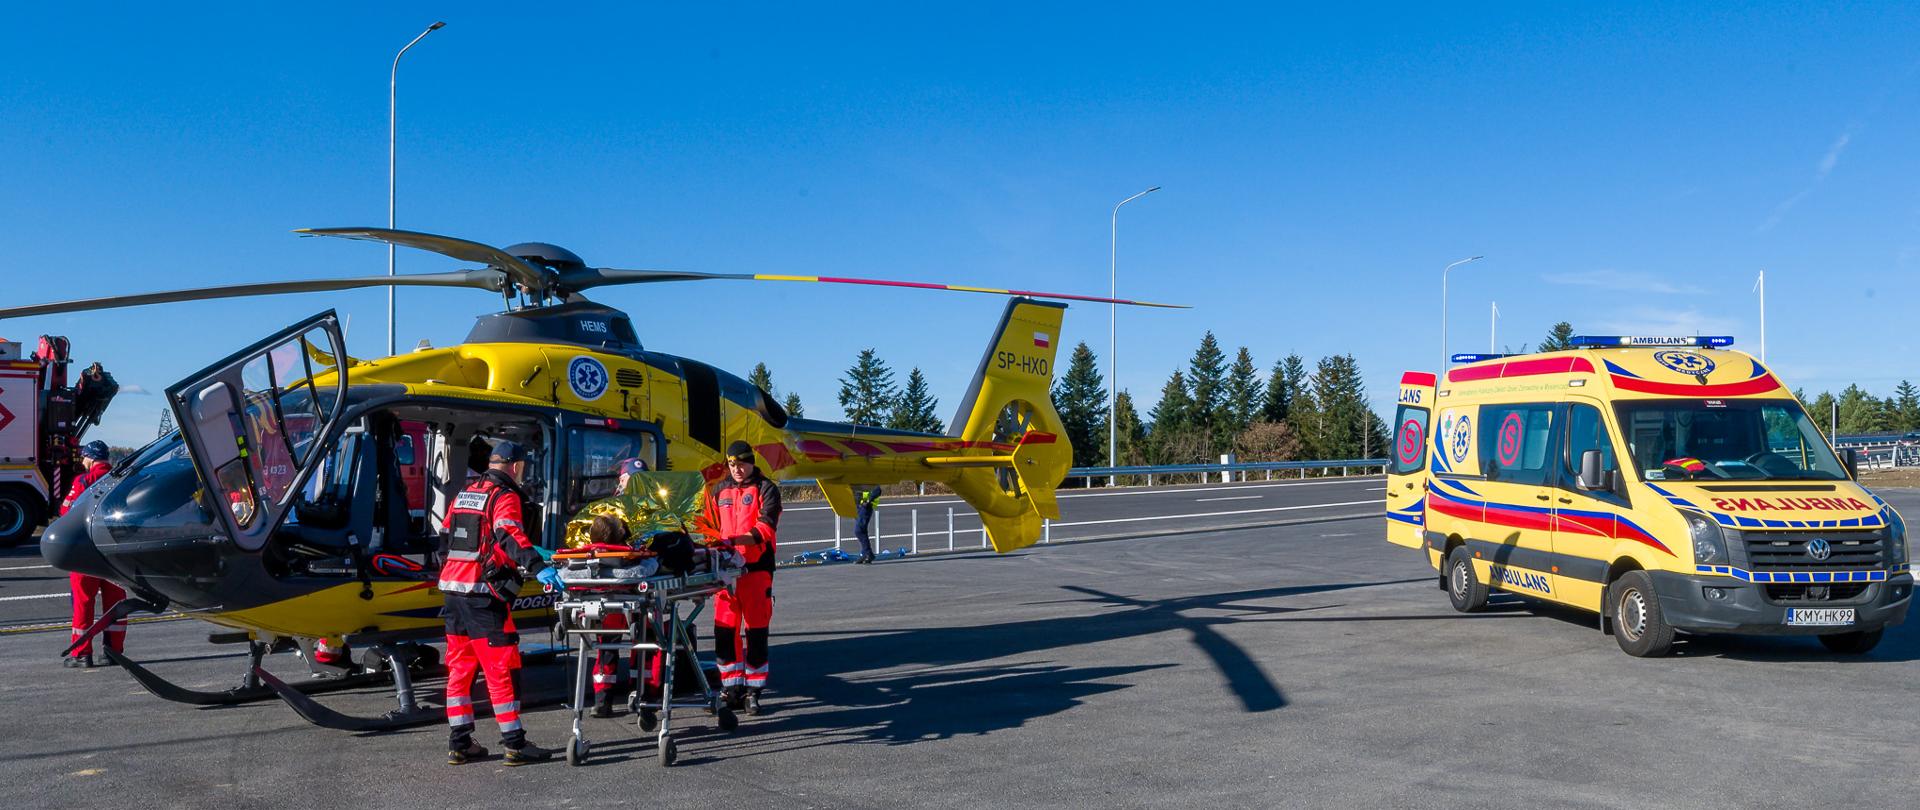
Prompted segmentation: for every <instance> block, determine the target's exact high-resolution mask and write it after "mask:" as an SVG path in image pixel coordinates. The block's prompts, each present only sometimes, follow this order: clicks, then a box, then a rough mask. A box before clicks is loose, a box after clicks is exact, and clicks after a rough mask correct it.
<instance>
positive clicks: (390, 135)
mask: <svg viewBox="0 0 1920 810" xmlns="http://www.w3.org/2000/svg"><path fill="white" fill-rule="evenodd" d="M445 25H446V23H444V22H436V23H434V24H432V25H429V26H427V30H425V31H421V32H420V36H417V37H414V38H413V41H412V42H409V43H407V45H406V47H405V48H401V49H400V52H399V53H396V54H394V55H393V73H392V75H390V76H389V77H388V79H387V230H393V227H394V219H393V196H394V194H393V185H394V183H393V174H394V172H393V169H394V141H395V136H396V134H397V133H398V131H399V112H400V103H399V102H400V57H402V56H406V55H407V49H408V48H412V47H413V46H415V45H417V44H419V43H420V40H423V39H426V38H427V35H428V34H431V33H433V32H435V31H438V30H440V29H441V28H442V27H444V26H445ZM387 275H389V276H391V275H393V243H392V242H388V243H387ZM393 292H394V290H393V286H392V285H388V286H387V356H389V357H391V356H393V355H394V354H395V353H396V350H395V347H394V342H393V317H394V308H393Z"/></svg>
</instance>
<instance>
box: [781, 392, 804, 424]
mask: <svg viewBox="0 0 1920 810" xmlns="http://www.w3.org/2000/svg"><path fill="white" fill-rule="evenodd" d="M781 408H783V409H784V410H786V412H787V416H790V417H792V418H795V419H801V418H804V417H805V416H806V410H805V409H804V408H801V407H800V395H799V394H796V393H793V392H791V391H789V392H787V401H786V402H785V403H784V404H782V405H781Z"/></svg>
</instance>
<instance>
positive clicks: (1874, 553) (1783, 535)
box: [1741, 532, 1887, 571]
mask: <svg viewBox="0 0 1920 810" xmlns="http://www.w3.org/2000/svg"><path fill="white" fill-rule="evenodd" d="M1741 536H1742V539H1744V540H1746V545H1747V562H1748V567H1749V568H1751V569H1752V570H1754V571H1862V570H1872V569H1877V568H1885V567H1886V561H1887V556H1886V543H1885V542H1884V540H1883V539H1882V537H1881V536H1880V533H1879V532H1743V533H1742V534H1741ZM1814 538H1821V539H1824V540H1826V541H1827V548H1828V549H1830V550H1831V553H1829V554H1828V556H1827V558H1826V559H1824V560H1816V559H1814V558H1813V555H1812V554H1809V553H1807V546H1808V545H1809V544H1811V543H1812V542H1813V540H1814Z"/></svg>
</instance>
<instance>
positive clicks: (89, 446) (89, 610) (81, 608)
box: [60, 441, 127, 667]
mask: <svg viewBox="0 0 1920 810" xmlns="http://www.w3.org/2000/svg"><path fill="white" fill-rule="evenodd" d="M80 459H81V460H82V461H85V462H86V464H87V469H86V472H83V473H81V474H80V475H79V476H78V477H76V478H74V479H73V488H72V489H69V490H67V497H66V500H63V501H61V502H60V514H62V515H64V514H66V513H67V510H69V509H72V508H73V505H74V503H75V502H77V501H79V500H80V495H81V494H82V493H85V492H86V491H87V487H90V486H93V482H95V481H98V480H100V479H102V478H105V477H107V472H108V471H109V470H111V469H113V468H112V466H111V465H109V464H107V444H106V442H100V441H92V442H87V443H86V445H84V446H82V447H81V448H80ZM67 587H68V588H69V589H70V590H71V591H72V593H73V635H72V636H70V638H73V639H78V638H79V637H80V634H81V633H85V632H87V628H88V627H91V626H92V625H93V621H94V617H95V615H96V614H95V612H94V607H95V606H96V604H97V605H98V607H99V613H98V615H101V616H104V615H106V614H107V611H110V610H112V609H113V606H114V605H117V604H119V603H120V600H122V599H125V598H127V592H126V591H124V590H121V588H120V586H118V585H115V584H113V583H111V582H108V581H106V580H104V579H101V578H99V577H90V576H87V575H86V574H72V573H70V574H67ZM106 634H107V649H109V650H112V651H114V652H121V651H123V650H125V649H126V643H127V620H126V617H124V616H123V617H121V618H120V619H119V620H117V621H115V622H114V623H113V624H110V625H107V633H106ZM66 665H67V666H69V667H91V666H93V641H92V640H88V641H87V646H85V647H81V648H80V649H78V650H74V651H73V656H72V657H70V658H68V659H67V661H66Z"/></svg>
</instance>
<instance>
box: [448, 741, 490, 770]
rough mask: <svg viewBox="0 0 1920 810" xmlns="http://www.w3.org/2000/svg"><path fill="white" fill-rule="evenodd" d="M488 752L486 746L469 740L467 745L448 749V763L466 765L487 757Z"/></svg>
mask: <svg viewBox="0 0 1920 810" xmlns="http://www.w3.org/2000/svg"><path fill="white" fill-rule="evenodd" d="M487 753H488V752H487V748H486V746H484V745H481V744H479V743H477V742H474V741H472V740H468V741H467V744H466V745H464V746H460V747H458V748H452V749H449V750H448V751H447V764H448V765H465V764H467V763H469V762H473V761H475V760H481V759H486V758H487Z"/></svg>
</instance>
